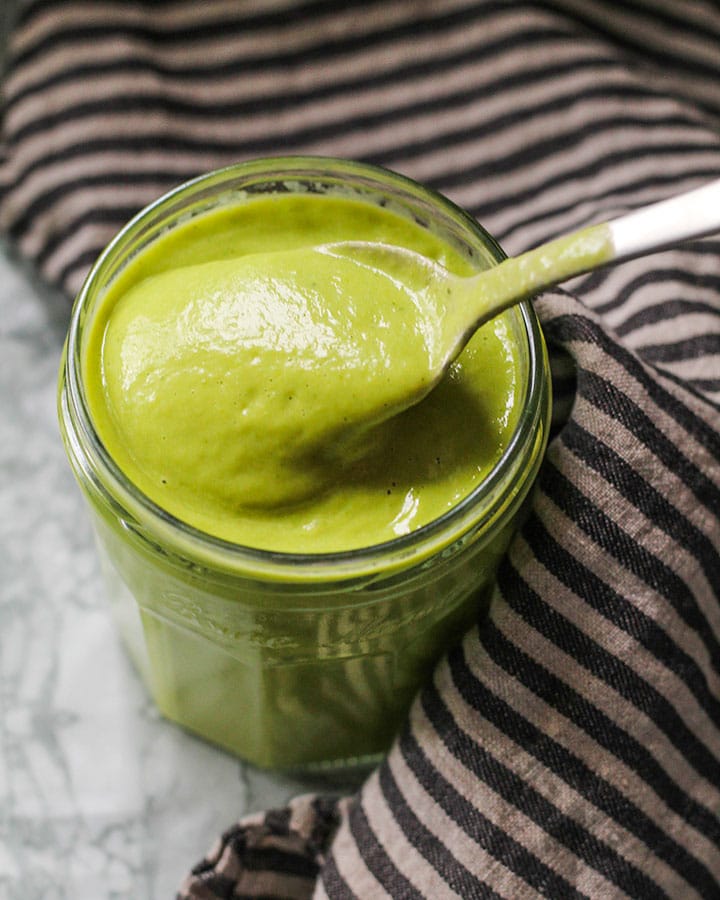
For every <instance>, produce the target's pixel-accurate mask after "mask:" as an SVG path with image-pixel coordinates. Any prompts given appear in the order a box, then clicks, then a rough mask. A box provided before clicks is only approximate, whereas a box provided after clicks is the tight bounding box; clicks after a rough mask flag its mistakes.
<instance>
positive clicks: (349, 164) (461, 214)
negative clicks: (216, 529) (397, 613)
mask: <svg viewBox="0 0 720 900" xmlns="http://www.w3.org/2000/svg"><path fill="white" fill-rule="evenodd" d="M257 176H264V180H265V181H266V182H270V181H271V180H272V179H274V180H278V181H280V180H283V179H284V180H290V179H291V178H292V177H294V178H296V179H302V178H303V177H305V178H307V177H309V176H314V177H317V176H321V177H331V176H334V177H337V178H338V179H340V180H341V181H342V180H343V179H345V178H353V177H354V178H355V179H356V180H358V179H359V182H360V183H361V186H363V187H372V188H375V189H376V190H382V189H387V188H389V187H394V188H396V189H399V190H400V191H401V192H403V193H404V195H406V196H407V194H408V193H409V194H411V195H412V196H413V197H414V198H416V199H421V200H423V201H424V202H426V203H429V204H430V205H431V207H432V208H433V209H435V210H438V211H441V212H442V213H444V214H445V215H446V216H449V218H450V219H451V220H454V222H455V223H456V224H457V225H459V226H460V227H461V228H462V229H463V231H464V232H465V233H467V236H468V237H472V238H474V239H476V240H477V241H478V242H479V243H480V244H481V245H482V246H483V247H484V248H485V249H487V250H488V251H489V252H490V253H491V255H492V256H493V258H494V259H495V261H496V262H501V261H502V260H503V259H505V258H506V256H505V253H504V252H503V250H502V248H501V247H500V245H499V244H498V243H497V241H496V240H495V239H494V238H493V237H492V235H490V234H489V232H487V231H486V230H485V228H483V226H482V225H480V223H479V222H477V221H476V220H475V219H474V218H473V217H472V216H470V215H469V213H467V212H466V211H465V210H463V209H462V208H461V207H460V206H458V205H457V204H455V203H454V202H453V201H451V200H449V199H448V198H447V197H445V196H444V195H442V194H441V193H439V192H437V191H435V190H434V189H432V188H430V187H427V186H425V185H423V184H421V183H419V182H416V181H414V180H413V179H411V178H408V177H407V176H405V175H402V174H400V173H397V172H394V171H392V170H390V169H387V168H384V167H382V166H378V165H376V164H371V163H365V162H357V161H352V160H347V159H342V158H337V157H331V156H278V157H266V158H263V159H254V160H249V161H246V162H240V163H235V164H233V165H230V166H225V167H223V168H219V169H215V170H212V171H210V172H207V173H205V174H202V175H199V176H197V177H195V178H192V179H190V180H187V181H184V182H182V183H181V184H179V185H177V186H176V187H174V188H172V189H171V190H170V191H167V192H166V193H164V194H162V195H161V196H160V197H158V198H157V199H156V200H154V201H152V202H151V203H150V204H148V205H146V206H145V207H144V208H143V209H141V210H140V211H139V212H138V213H137V214H136V215H135V216H133V217H132V218H131V219H130V220H129V221H128V222H127V223H126V225H125V226H123V228H122V229H120V231H119V232H118V233H117V234H116V235H115V237H114V238H113V239H112V240H111V241H110V242H109V243H108V245H107V246H106V247H105V249H104V250H103V251H102V252H101V253H100V255H99V256H98V258H97V259H96V260H95V262H94V264H93V265H92V267H91V268H90V270H89V272H88V274H87V276H86V278H85V280H84V283H83V285H82V287H81V289H80V291H79V293H78V295H77V298H76V300H75V303H74V305H73V311H72V315H71V320H70V326H69V330H68V336H67V341H66V347H65V355H64V361H63V363H62V367H61V400H60V404H61V409H60V418H61V428H62V430H63V437H64V439H65V440H66V442H67V443H68V445H69V446H68V451H69V454H70V455H71V457H74V464H79V465H80V466H81V468H82V469H83V471H84V472H85V473H86V475H89V476H90V479H91V482H92V484H93V486H94V488H95V490H96V491H97V492H99V493H100V494H101V495H102V496H103V499H104V500H105V502H106V503H110V504H111V505H112V506H114V507H115V509H116V511H118V512H120V513H121V514H123V515H124V516H127V515H128V514H129V515H130V516H132V517H133V518H136V517H137V518H140V519H141V521H142V523H143V525H144V526H146V527H150V528H151V529H152V532H153V534H154V535H156V536H157V538H158V539H161V540H163V542H165V541H167V542H169V544H170V546H172V548H173V549H174V550H175V552H176V553H178V554H179V555H181V556H183V557H189V558H190V559H193V560H198V561H201V562H203V563H205V564H210V565H212V566H220V567H221V568H225V569H229V570H231V571H237V570H238V569H242V571H244V572H247V569H248V568H249V569H250V571H251V572H252V574H253V575H254V576H256V577H258V578H269V579H273V578H277V579H281V580H282V579H284V578H286V577H287V575H288V574H289V572H290V571H292V577H293V580H296V579H298V578H300V579H304V578H316V577H318V574H319V573H322V574H323V577H328V578H333V577H352V576H361V575H362V576H365V575H367V574H370V573H372V572H377V571H379V570H382V571H387V568H388V563H389V562H392V563H393V564H394V566H393V567H397V568H405V567H406V565H413V564H415V563H416V562H418V561H419V560H424V559H427V558H428V557H429V556H431V555H433V554H434V553H435V552H436V551H437V550H439V549H444V548H446V547H447V546H448V545H453V544H455V543H456V542H457V541H460V540H461V539H462V538H463V537H465V536H466V535H467V533H468V532H469V531H475V530H477V529H478V528H482V527H484V524H487V522H489V521H492V520H494V519H495V518H496V517H497V515H498V513H499V512H500V511H501V510H502V509H503V507H504V506H506V505H507V500H508V497H509V495H511V494H512V493H513V490H514V489H513V485H512V478H510V483H509V484H507V485H505V489H504V490H503V485H504V482H505V481H507V480H508V474H509V470H510V469H511V468H512V465H513V462H514V461H515V460H516V459H517V454H518V453H522V450H523V448H533V447H536V445H537V440H536V434H537V432H538V428H542V430H543V432H545V431H546V428H545V427H544V426H545V420H546V418H547V415H548V410H547V408H546V406H547V399H546V398H547V374H546V367H547V360H546V356H545V349H544V341H543V337H542V332H541V329H540V325H539V322H538V319H537V316H536V314H535V311H534V309H533V307H532V303H531V301H529V300H525V301H523V302H522V303H519V304H517V305H516V307H515V309H516V310H517V313H518V314H519V316H520V318H521V322H522V331H523V334H524V336H525V338H526V343H527V367H528V371H527V378H526V380H525V383H524V385H523V387H524V391H523V396H522V398H521V409H520V414H519V415H518V420H517V422H516V425H515V428H514V430H513V433H512V436H511V438H510V440H509V441H508V443H507V445H506V447H505V448H504V450H503V452H502V455H501V456H500V458H499V459H498V460H497V462H496V463H495V465H494V466H493V468H492V469H491V471H490V472H489V473H488V475H487V476H486V477H485V478H483V479H482V481H481V482H480V483H479V484H478V485H476V486H475V488H473V490H471V491H470V492H469V493H468V494H467V495H466V496H465V497H463V498H462V499H461V500H460V501H458V503H456V504H455V505H454V506H452V507H451V508H450V509H448V510H447V511H446V512H445V513H443V514H442V515H441V516H439V517H437V518H436V519H433V520H431V521H430V522H428V523H426V524H424V525H421V526H419V527H418V528H417V529H415V530H413V531H411V532H410V533H408V534H405V535H400V536H398V537H395V538H392V539H390V540H387V541H383V542H380V543H375V544H371V545H368V546H363V547H357V548H352V549H349V550H342V551H332V552H323V553H296V552H285V551H277V550H266V549H262V548H256V547H252V546H247V545H244V544H238V543H234V542H232V541H229V540H226V539H224V538H221V537H217V536H215V535H212V534H209V533H207V532H205V531H202V530H200V529H199V528H196V527H195V526H193V525H191V524H189V523H187V522H184V521H183V520H181V519H179V518H177V517H175V516H174V515H172V514H171V513H169V512H168V511H167V510H165V509H163V508H162V507H161V506H160V505H159V504H157V503H156V502H155V501H153V500H152V499H151V498H150V497H148V496H147V495H146V494H144V493H143V492H142V491H141V490H140V489H139V488H138V487H137V486H136V485H135V484H134V483H133V482H131V481H130V479H128V478H127V476H126V475H125V474H124V472H123V471H122V470H121V469H120V467H119V466H118V465H117V464H116V463H115V461H114V459H113V458H112V456H111V454H110V453H108V451H107V450H106V448H105V446H104V445H103V443H102V441H101V440H100V438H99V436H98V434H97V432H96V431H95V428H94V425H93V420H92V417H91V415H90V412H89V409H88V406H87V403H86V400H85V395H84V391H83V389H82V377H81V372H80V368H81V354H80V352H79V351H80V341H81V335H82V327H83V318H84V313H85V309H86V303H87V302H88V300H89V298H90V296H91V292H92V290H93V288H94V286H95V282H96V281H97V280H98V278H99V277H101V276H102V274H103V273H104V270H105V267H106V266H107V265H109V263H110V262H111V261H112V260H113V257H114V256H115V255H116V254H117V253H118V251H119V249H121V248H122V247H123V246H124V244H125V242H126V241H127V239H128V238H129V237H130V236H131V235H133V234H134V233H135V232H136V231H137V230H138V228H139V227H140V226H141V225H142V224H143V223H144V222H146V221H147V220H148V219H150V218H152V217H153V216H154V215H155V214H157V213H160V212H161V211H162V210H163V209H165V208H166V207H168V206H170V205H171V204H172V203H174V202H175V201H176V200H177V199H178V198H179V197H183V196H185V195H186V194H188V193H190V192H194V191H202V190H205V189H211V188H212V187H214V186H216V185H217V186H222V185H223V184H225V183H226V182H227V181H228V180H229V179H237V178H242V177H247V178H252V177H257ZM68 426H70V427H68ZM543 445H544V439H543ZM71 461H72V460H71ZM493 494H498V496H497V497H495V500H494V502H492V503H490V504H489V507H488V510H487V512H486V514H485V515H482V516H479V517H477V516H476V517H473V515H472V511H473V510H476V509H478V508H479V507H480V506H481V505H482V502H483V501H484V500H486V499H487V498H490V497H492V496H493ZM138 514H139V516H138ZM163 546H165V544H164V543H163Z"/></svg>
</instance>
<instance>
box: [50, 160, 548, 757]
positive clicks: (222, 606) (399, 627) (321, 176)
mask: <svg viewBox="0 0 720 900" xmlns="http://www.w3.org/2000/svg"><path fill="white" fill-rule="evenodd" d="M273 193H283V194H286V193H296V194H304V193H311V194H313V195H319V194H322V195H338V196H346V197H353V198H357V199H361V200H364V201H367V202H369V203H373V204H378V205H380V206H383V207H384V208H388V209H390V210H392V211H394V212H395V213H398V214H400V215H401V216H405V217H407V218H409V219H410V220H412V221H414V222H415V223H417V224H419V225H420V226H421V227H422V228H423V229H426V230H428V231H431V232H432V233H434V234H436V235H438V236H439V237H440V238H441V239H442V240H443V241H445V242H447V243H448V244H450V245H451V246H452V247H453V248H454V249H455V250H457V251H458V252H459V253H460V254H461V255H462V256H464V257H465V258H466V259H467V260H468V261H469V262H470V263H471V265H472V266H473V267H474V268H478V269H482V268H487V267H488V266H490V265H493V264H495V263H497V262H498V261H500V260H501V259H502V258H503V254H502V251H501V250H500V248H499V247H498V246H497V244H496V243H495V242H494V241H493V239H492V238H491V237H490V236H489V235H488V234H487V233H486V232H484V231H483V229H482V228H481V227H480V226H478V224H477V223H476V222H475V221H474V220H473V219H471V218H470V217H469V216H467V215H466V214H465V213H464V212H463V211H462V210H460V209H458V208H457V207H456V206H454V205H453V204H452V203H450V202H449V201H448V200H446V199H445V198H443V197H441V196H440V195H438V194H436V193H434V192H432V191H430V190H428V189H427V188H424V187H423V186H421V185H419V184H416V183H414V182H412V181H409V180H408V179H406V178H403V177H401V176H399V175H396V174H394V173H391V172H388V171H385V170H383V169H379V168H376V167H372V166H367V165H363V164H358V163H352V162H348V161H342V160H332V159H324V158H283V159H271V160H257V161H253V162H250V163H243V164H239V165H237V166H233V167H230V168H228V169H223V170H220V171H217V172H213V173H210V174H208V175H206V176H203V177H201V178H198V179H196V180H194V181H192V182H190V183H188V184H185V185H182V186H181V187H179V188H177V189H176V190H175V191H173V192H171V193H170V194H168V195H166V196H165V197H163V198H161V199H160V200H158V201H157V202H156V203H154V204H152V205H151V206H150V207H148V208H147V209H145V210H144V211H143V212H142V213H140V214H139V215H138V216H137V217H136V218H135V219H134V220H133V221H132V222H130V223H129V224H128V226H126V228H125V229H123V231H121V232H120V234H119V235H118V236H117V237H116V238H115V240H114V241H113V242H112V243H111V244H110V245H109V246H108V247H107V249H106V250H105V251H104V253H103V254H102V255H101V256H100V258H99V259H98V261H97V263H96V264H95V266H94V267H93V269H92V271H91V272H90V274H89V276H88V278H87V280H86V283H85V285H84V287H83V288H82V291H81V293H80V295H79V296H78V299H77V301H76V304H75V307H74V310H73V316H72V320H71V325H70V329H69V333H68V340H67V346H66V351H65V355H64V358H63V362H62V366H61V373H60V391H59V415H60V423H61V431H62V435H63V439H64V442H65V446H66V450H67V453H68V457H69V459H70V463H71V465H72V468H73V470H74V473H75V476H76V478H77V480H78V482H79V484H80V486H81V488H82V490H83V492H84V494H85V496H86V498H87V500H88V504H89V508H90V510H91V515H92V520H93V524H94V527H95V531H96V533H97V537H98V546H99V549H100V554H101V559H102V563H103V568H104V572H105V575H106V580H107V585H108V592H109V596H110V600H111V603H112V607H113V610H114V613H115V617H116V620H117V623H118V627H119V629H120V632H121V634H122V636H123V639H124V641H125V643H126V645H127V647H128V650H129V652H130V654H131V656H132V657H133V659H134V661H135V663H136V664H137V666H138V669H139V671H140V672H141V674H142V676H143V679H144V680H145V682H146V683H147V685H148V688H149V690H150V691H151V693H152V695H153V697H154V699H155V701H156V703H157V705H158V707H159V709H160V710H161V711H162V713H163V714H164V715H165V716H167V717H168V718H170V719H172V720H174V721H176V722H178V723H179V724H180V725H182V726H184V727H186V728H188V729H189V730H191V731H193V732H195V733H197V734H199V735H201V736H203V737H205V738H206V739H208V740H210V741H213V742H214V743H217V744H219V745H221V746H223V747H225V748H227V749H228V750H230V751H232V752H234V753H236V754H237V755H239V756H240V757H242V758H244V759H246V760H249V761H251V762H253V763H256V764H258V765H261V766H268V767H276V768H286V769H298V768H308V767H314V766H325V765H335V764H342V765H347V764H349V763H353V762H358V761H364V760H369V759H372V758H374V757H375V756H376V755H377V754H379V753H381V752H383V751H384V750H385V749H387V747H388V746H389V743H390V742H391V740H392V737H393V735H394V734H395V732H396V730H397V728H398V726H399V724H400V722H401V720H402V718H403V716H404V715H405V713H406V712H407V709H408V706H409V703H410V701H411V699H412V697H413V695H414V694H415V692H416V691H417V689H418V687H419V686H420V685H421V684H422V683H423V681H425V680H426V679H427V678H429V677H430V674H431V671H432V667H433V664H434V662H435V661H436V659H437V658H438V657H439V655H440V654H441V653H442V651H443V650H444V649H445V648H446V647H447V646H448V645H449V643H450V642H451V641H453V640H454V639H456V638H457V637H459V635H460V634H461V633H462V632H463V631H464V630H465V629H466V628H467V627H468V626H469V625H470V624H471V623H472V622H473V621H475V620H476V619H477V618H478V616H479V615H481V614H482V610H483V605H484V604H485V603H486V601H487V597H488V595H489V591H490V588H491V585H492V581H493V577H494V573H495V570H496V567H497V563H498V560H499V558H500V557H501V555H502V554H503V552H504V551H505V549H506V547H507V545H508V542H509V540H510V538H511V536H512V533H513V531H514V529H515V528H516V525H517V521H518V517H519V516H520V515H521V512H522V508H523V502H524V500H525V499H526V497H527V494H528V491H529V489H530V487H531V485H532V482H533V479H534V477H535V474H536V472H537V469H538V467H539V464H540V460H541V457H542V454H543V451H544V447H545V442H546V439H547V426H548V420H549V405H550V397H549V378H548V371H547V360H546V354H545V348H544V344H543V339H542V334H541V331H540V328H539V325H538V322H537V319H536V317H535V314H534V312H533V309H532V306H531V305H530V304H529V303H524V304H521V305H519V306H517V307H515V308H513V309H511V310H509V311H508V312H506V313H504V314H503V315H504V317H505V319H506V322H507V327H508V329H509V331H510V334H511V335H512V339H513V342H514V344H515V347H516V350H517V358H518V360H519V364H520V370H521V378H522V383H521V387H520V391H519V396H518V403H519V407H520V409H519V414H518V416H517V423H516V426H515V429H514V432H513V434H512V437H511V439H510V441H509V443H508V446H507V447H506V449H505V451H504V452H503V455H502V457H501V458H500V460H499V462H498V463H497V464H496V465H495V466H494V468H493V469H492V471H491V472H490V473H489V475H488V476H487V478H485V479H484V480H483V482H482V483H481V484H479V485H478V486H477V487H476V488H475V489H474V490H472V492H471V493H470V494H469V495H468V496H467V497H465V498H464V499H463V500H461V501H460V502H459V503H458V504H457V505H456V506H455V507H453V508H452V509H451V510H449V511H448V512H447V513H446V514H444V515H443V516H441V517H440V518H438V519H436V520H435V521H433V522H430V523H429V524H427V525H425V526H422V527H420V528H419V529H417V530H416V531H414V532H411V533H410V534H407V535H404V536H402V537H398V538H397V539H394V540H391V541H388V542H386V543H383V544H377V545H375V546H370V547H362V548H359V549H357V550H350V551H347V552H342V553H322V554H306V553H305V554H292V553H278V552H270V551H263V550H256V549H253V548H250V547H244V546H239V545H237V544H233V543H229V542H227V541H223V540H221V539H219V538H216V537H213V536H211V535H208V534H205V533H203V532H201V531H199V530H197V529H195V528H193V527H191V526H189V525H187V524H185V523H183V522H181V521H180V520H178V519H175V518H173V517H172V516H171V515H169V514H168V513H167V512H165V511H164V510H163V509H161V508H160V507H158V506H157V505H156V504H155V503H153V501H151V500H150V499H149V498H148V497H147V496H145V495H144V494H142V493H141V492H140V491H139V490H138V489H137V488H136V487H135V486H134V485H133V484H132V483H131V482H129V481H128V479H127V478H126V477H125V476H124V474H123V472H122V471H121V470H120V469H119V467H118V466H117V465H116V463H115V462H114V460H113V459H112V457H111V456H110V455H109V454H108V452H107V451H106V449H105V447H104V445H103V443H102V441H101V440H100V439H99V437H98V435H97V433H96V431H95V429H94V426H93V421H92V418H91V416H90V414H89V411H88V406H87V400H86V396H85V389H84V384H83V369H82V354H83V348H84V345H85V344H84V342H85V340H86V337H87V334H88V331H89V328H90V324H91V323H92V321H93V316H94V315H95V314H96V313H97V310H98V308H99V306H100V305H101V303H102V299H103V296H104V294H105V291H106V290H107V288H108V286H109V285H110V284H111V283H112V282H113V279H115V278H116V277H117V276H118V274H119V273H120V272H122V271H123V269H124V268H125V266H126V265H127V264H128V262H129V261H130V260H132V259H134V258H136V257H137V255H138V254H142V253H143V250H144V249H146V248H148V247H149V246H150V245H152V244H153V243H154V242H155V241H157V240H158V239H159V238H161V237H162V235H164V234H167V233H168V231H169V230H171V229H173V228H174V227H177V226H178V225H179V224H181V223H183V222H186V221H187V220H188V218H190V217H192V216H196V215H198V214H200V213H203V212H205V211H208V210H212V209H215V208H217V207H220V206H223V205H226V204H242V203H245V202H248V201H249V200H250V199H252V198H254V197H257V196H258V195H262V194H273Z"/></svg>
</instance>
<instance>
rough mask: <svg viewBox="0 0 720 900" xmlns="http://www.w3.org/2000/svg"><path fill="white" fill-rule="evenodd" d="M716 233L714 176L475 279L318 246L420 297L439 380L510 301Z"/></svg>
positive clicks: (378, 254)
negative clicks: (428, 316) (432, 327)
mask: <svg viewBox="0 0 720 900" xmlns="http://www.w3.org/2000/svg"><path fill="white" fill-rule="evenodd" d="M718 230H720V179H718V180H717V181H712V182H710V183H708V184H706V185H703V186H702V187H700V188H696V189H695V190H692V191H688V192H686V193H684V194H679V195H676V196H675V197H671V198H670V199H669V200H663V201H661V202H659V203H653V204H651V205H649V206H645V207H641V208H640V209H638V210H635V211H633V212H630V213H627V214H626V215H623V216H620V217H618V218H616V219H612V220H610V221H608V222H603V223H601V224H598V225H590V226H588V227H585V228H581V229H579V230H577V231H574V232H571V233H570V234H567V235H565V236H563V237H559V238H557V239H555V240H553V241H550V242H548V243H546V244H543V245H541V246H540V247H537V248H535V249H534V250H529V251H528V252H526V253H522V254H520V255H519V256H516V257H511V258H509V259H506V260H504V261H503V262H501V263H500V264H499V265H497V266H494V267H492V268H490V269H487V270H485V271H483V272H481V273H480V274H478V275H472V276H460V275H455V274H453V273H451V272H449V271H448V270H447V269H445V268H444V267H443V266H441V265H440V264H438V263H437V262H435V261H433V260H431V259H428V258H427V257H424V256H422V255H421V254H419V253H416V252H414V251H412V250H408V249H406V248H404V247H397V246H394V245H390V244H383V243H377V242H372V241H340V242H336V243H331V244H325V245H322V246H321V247H318V248H316V249H318V250H320V251H321V252H323V253H328V254H330V255H335V256H345V257H348V258H350V259H352V260H353V262H356V263H358V264H360V265H364V266H367V267H369V268H372V269H377V270H381V271H383V272H385V273H387V274H388V275H390V276H391V277H392V278H396V279H397V280H398V281H399V282H400V283H402V284H407V285H411V286H412V287H413V289H414V290H415V291H416V292H419V293H420V294H421V295H422V296H423V302H424V304H425V305H426V307H427V308H428V309H430V310H431V312H432V319H433V320H434V322H435V323H436V327H437V328H438V329H439V334H438V335H437V336H436V341H437V343H436V347H437V348H438V351H439V352H438V353H437V354H436V355H435V372H434V373H432V374H433V377H432V378H431V379H430V380H429V381H428V382H426V388H427V389H429V387H430V386H431V383H437V382H438V381H440V379H441V378H442V377H443V375H444V373H445V371H446V369H447V367H448V366H449V365H450V363H451V362H452V361H453V360H454V359H455V358H456V357H457V356H458V354H459V353H460V352H461V350H462V349H463V347H464V346H465V344H466V343H467V342H468V341H469V339H470V338H471V337H472V335H473V334H474V333H475V331H477V329H478V328H479V327H480V326H481V325H483V324H485V323H486V322H488V321H489V320H490V319H493V318H494V317H495V316H497V315H498V314H499V313H501V312H503V311H504V310H506V309H508V308H509V307H510V306H513V305H514V304H516V303H519V302H521V301H522V300H526V299H528V298H530V297H533V296H534V295H536V294H537V293H539V292H540V291H542V290H544V289H546V288H549V287H552V286H555V285H558V284H561V283H562V282H564V281H567V280H568V279H570V278H573V277H574V276H576V275H581V274H583V273H586V272H590V271H592V270H594V269H597V268H600V267H601V266H606V265H614V264H615V263H619V262H622V261H624V260H627V259H630V258H633V257H638V256H646V255H649V254H651V253H654V252H656V251H658V250H662V249H665V248H667V247H669V246H674V245H677V244H679V243H681V242H682V241H685V240H689V239H691V238H699V237H703V236H706V235H708V234H712V233H713V232H715V231H718Z"/></svg>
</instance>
